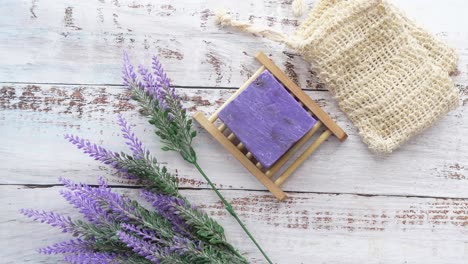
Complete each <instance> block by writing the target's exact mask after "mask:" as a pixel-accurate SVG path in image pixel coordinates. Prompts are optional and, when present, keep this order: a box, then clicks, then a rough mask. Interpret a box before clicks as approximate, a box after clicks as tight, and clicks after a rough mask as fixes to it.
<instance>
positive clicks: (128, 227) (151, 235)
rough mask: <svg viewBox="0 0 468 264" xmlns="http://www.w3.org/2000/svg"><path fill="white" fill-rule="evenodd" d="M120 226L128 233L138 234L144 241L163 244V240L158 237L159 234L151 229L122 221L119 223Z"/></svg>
mask: <svg viewBox="0 0 468 264" xmlns="http://www.w3.org/2000/svg"><path fill="white" fill-rule="evenodd" d="M120 226H121V227H122V228H123V229H124V230H125V231H128V232H130V233H134V234H136V235H138V236H140V237H141V238H142V239H143V240H145V241H148V242H154V243H159V244H164V243H165V241H164V240H162V239H160V238H159V236H158V235H157V234H156V232H155V231H153V230H148V229H145V228H140V227H137V226H136V225H132V224H127V223H122V224H120Z"/></svg>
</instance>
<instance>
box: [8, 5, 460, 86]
mask: <svg viewBox="0 0 468 264" xmlns="http://www.w3.org/2000/svg"><path fill="white" fill-rule="evenodd" d="M306 2H307V3H308V5H309V6H312V5H313V1H312V0H309V1H306ZM391 2H393V3H395V4H396V5H398V6H399V7H400V8H401V9H402V10H403V11H407V13H408V15H409V16H410V17H411V18H415V19H416V20H417V22H418V24H420V25H422V26H424V27H425V28H427V29H428V30H429V31H431V32H432V33H434V34H436V35H437V36H438V37H439V38H440V39H442V40H444V41H446V42H447V43H449V44H450V45H451V46H453V47H455V48H457V49H458V50H459V51H460V68H459V71H460V75H462V78H463V79H464V80H465V81H467V79H468V77H467V76H468V68H467V64H468V53H467V52H466V47H467V46H468V37H467V35H468V32H467V29H466V27H465V25H468V17H467V16H466V15H465V13H466V12H465V11H466V9H467V7H466V3H465V1H464V0H450V1H448V2H447V1H433V2H431V4H427V1H426V0H413V1H405V0H391ZM291 3H292V1H291V0H258V1H219V0H200V1H193V0H179V1H171V0H160V1H157V2H154V1H149V0H118V1H114V0H112V1H111V0H103V1H97V0H83V1H72V0H65V1H55V0H41V1H29V0H28V1H26V0H23V1H18V0H4V1H2V7H1V8H0V27H1V28H2V30H1V31H0V58H2V63H1V64H0V81H8V82H28V83H31V82H38V83H79V84H90V83H91V84H120V83H121V79H120V77H119V73H120V65H121V61H122V52H123V50H128V51H129V53H130V55H131V57H133V58H134V60H135V61H137V62H143V61H147V62H149V58H150V56H151V55H152V54H157V55H159V56H160V58H161V60H162V63H163V65H165V68H166V69H167V71H168V73H169V76H170V77H171V78H172V79H173V80H174V83H175V84H176V85H186V86H187V85H188V86H210V87H212V86H221V87H225V86H229V87H239V86H240V85H241V84H242V83H244V82H245V80H246V79H247V76H249V75H251V74H252V73H253V72H254V71H255V70H256V69H257V68H258V66H259V65H258V64H256V63H253V61H254V60H253V57H254V56H255V54H256V53H257V52H258V51H265V52H266V53H267V55H271V57H272V58H273V60H274V61H275V63H277V64H278V65H280V66H281V67H282V69H284V70H285V72H286V73H287V74H288V76H289V77H290V78H291V79H292V80H293V81H295V82H296V83H299V84H300V86H301V87H303V88H312V89H317V88H318V89H323V87H322V86H321V85H319V86H317V85H318V84H317V82H316V78H314V77H311V74H310V72H309V68H308V65H307V63H306V62H305V61H303V60H302V59H301V58H300V57H299V56H297V55H295V54H294V53H292V52H291V51H289V50H287V49H284V46H283V45H281V44H278V43H273V42H271V41H268V40H265V39H261V38H255V37H252V36H251V35H249V34H241V33H238V32H236V33H235V34H232V32H231V31H230V30H228V29H226V30H222V29H219V28H218V27H217V26H216V25H215V24H214V12H215V10H217V9H220V8H226V9H228V10H231V12H232V13H233V16H234V17H236V18H238V19H241V20H245V21H249V22H252V23H256V24H258V25H266V26H271V27H273V28H275V29H277V30H281V31H283V32H286V33H292V32H294V30H295V28H296V27H297V26H298V25H299V23H300V21H301V20H300V19H299V20H298V19H296V18H294V16H293V14H292V8H291Z"/></svg>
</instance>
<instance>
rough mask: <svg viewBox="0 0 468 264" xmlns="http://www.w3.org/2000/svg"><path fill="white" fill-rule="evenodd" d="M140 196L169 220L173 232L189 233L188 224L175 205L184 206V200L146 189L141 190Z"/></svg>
mask: <svg viewBox="0 0 468 264" xmlns="http://www.w3.org/2000/svg"><path fill="white" fill-rule="evenodd" d="M140 196H141V197H142V198H144V199H145V200H146V201H148V202H149V203H151V205H152V206H153V208H154V209H156V211H157V212H158V213H159V214H161V215H162V216H163V217H164V218H166V219H168V220H169V221H170V222H171V225H172V227H173V229H174V231H175V232H177V233H179V234H184V235H189V234H190V232H189V226H188V225H187V224H186V223H185V221H184V219H182V218H181V217H180V215H179V212H178V209H177V206H186V204H185V201H184V200H182V199H180V198H177V197H173V196H168V195H164V194H157V193H154V192H150V191H148V190H141V191H140Z"/></svg>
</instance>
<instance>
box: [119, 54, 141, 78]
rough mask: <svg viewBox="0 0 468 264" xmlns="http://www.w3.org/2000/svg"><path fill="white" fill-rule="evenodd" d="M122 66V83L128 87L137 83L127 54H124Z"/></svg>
mask: <svg viewBox="0 0 468 264" xmlns="http://www.w3.org/2000/svg"><path fill="white" fill-rule="evenodd" d="M123 58H124V65H123V70H122V76H123V81H124V84H125V85H130V84H132V83H136V82H137V75H136V73H135V71H134V70H133V66H132V64H131V62H130V59H129V58H128V54H127V52H124V56H123Z"/></svg>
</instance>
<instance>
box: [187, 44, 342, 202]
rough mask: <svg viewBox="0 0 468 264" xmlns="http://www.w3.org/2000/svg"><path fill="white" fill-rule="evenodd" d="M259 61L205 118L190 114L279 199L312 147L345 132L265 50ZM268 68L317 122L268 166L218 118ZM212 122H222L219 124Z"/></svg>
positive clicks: (197, 113)
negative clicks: (247, 76)
mask: <svg viewBox="0 0 468 264" xmlns="http://www.w3.org/2000/svg"><path fill="white" fill-rule="evenodd" d="M255 57H256V58H257V60H258V61H259V62H260V63H261V64H262V66H261V67H260V69H258V70H257V71H256V72H255V74H254V75H253V76H252V77H250V79H249V80H247V82H246V83H244V84H243V85H242V86H241V87H240V88H239V89H238V90H237V91H236V92H235V93H234V94H233V95H232V96H231V97H230V98H229V99H228V100H227V101H226V102H225V103H224V104H223V105H222V106H221V107H220V108H219V109H218V110H216V112H215V113H214V114H213V115H212V116H211V117H210V118H206V117H205V116H204V115H203V114H202V113H200V112H196V113H195V114H194V116H193V118H194V119H195V120H197V122H198V123H200V125H201V126H202V127H203V128H205V129H206V131H208V133H210V134H211V136H213V137H214V138H215V139H216V140H217V141H218V142H219V143H221V145H223V146H224V148H226V149H227V150H228V151H229V152H230V153H231V154H232V155H233V156H234V157H235V158H236V159H237V160H239V162H240V163H241V164H242V165H244V167H245V168H246V169H247V170H248V171H249V172H250V173H252V175H254V176H255V177H256V178H257V180H258V181H260V182H261V183H262V184H263V185H265V187H266V188H267V189H268V190H269V191H270V192H271V193H273V195H274V196H275V197H276V198H277V199H278V200H280V201H282V200H284V199H285V198H286V193H284V192H283V190H281V188H280V186H281V184H283V183H284V181H285V180H286V179H287V178H288V177H289V176H290V175H291V174H292V173H293V172H294V171H295V170H296V169H297V168H298V167H299V166H300V165H301V164H302V163H303V162H304V161H305V160H306V159H307V157H309V156H310V155H311V154H312V153H314V151H315V150H316V149H317V148H318V147H319V146H320V145H321V144H322V143H323V142H324V141H325V140H326V139H327V138H328V137H330V135H332V134H333V135H335V136H336V137H337V138H338V139H339V140H340V141H344V140H345V139H346V138H347V137H348V135H346V133H345V132H344V131H343V130H342V129H341V128H340V127H339V126H338V125H337V124H336V123H335V122H334V121H333V120H332V119H331V118H330V116H329V115H328V114H327V113H325V112H324V111H323V110H322V109H321V108H320V106H318V105H317V104H316V103H315V102H314V100H312V99H311V98H310V97H309V96H308V95H306V94H305V93H304V91H302V90H301V88H299V87H298V86H297V85H296V84H295V83H294V82H293V81H291V80H290V79H289V78H288V77H287V76H286V74H285V73H284V72H282V71H281V70H280V69H279V68H278V66H276V65H275V64H274V63H273V62H272V61H271V60H270V59H269V58H268V57H267V56H266V55H265V54H263V53H262V52H259V53H258V54H257V55H256V56H255ZM265 69H266V70H268V71H269V72H270V73H271V74H273V76H275V78H276V79H277V80H278V81H279V82H281V84H283V86H284V87H285V88H286V89H287V90H288V92H289V93H290V94H291V95H292V96H293V97H294V98H295V99H296V100H297V101H298V103H299V104H300V105H301V106H302V107H304V109H305V110H307V112H308V113H309V114H311V115H312V116H313V117H314V118H315V119H316V120H317V123H316V124H315V125H314V126H313V127H312V128H311V129H310V130H309V131H308V132H307V133H306V134H305V135H304V136H303V137H302V138H301V139H300V140H299V141H298V142H296V143H295V144H294V145H293V146H292V147H291V148H290V149H289V150H288V151H287V152H286V153H285V154H284V155H283V156H282V157H281V158H280V159H279V160H278V161H276V163H274V164H273V166H272V167H270V168H269V169H262V165H261V164H260V163H259V162H257V161H256V160H255V158H254V157H253V156H252V153H250V152H249V151H248V150H247V149H246V148H245V147H244V145H243V144H242V142H240V141H239V140H238V139H237V138H236V136H235V135H234V134H233V133H232V132H228V133H226V130H227V129H228V128H227V127H226V125H225V124H223V123H222V122H221V120H219V119H218V114H219V112H220V111H221V110H222V109H223V108H224V107H225V106H226V105H228V104H229V103H230V102H232V100H234V98H236V97H237V95H239V94H240V93H241V92H242V91H243V90H244V89H245V88H247V87H248V86H249V85H250V83H252V82H253V81H254V80H255V79H256V78H257V77H258V76H259V75H260V74H261V73H262V72H263V71H265ZM215 122H221V124H220V125H219V126H216V125H215ZM321 127H324V130H323V132H322V134H321V135H320V136H319V137H318V138H317V139H316V140H315V141H314V142H313V143H312V144H311V145H310V146H309V147H308V148H306V149H305V151H304V152H303V153H302V154H301V155H300V156H299V157H298V158H297V159H296V160H294V161H293V162H292V163H291V165H289V167H287V168H286V169H285V170H284V171H283V173H282V174H281V175H279V176H278V177H277V178H276V180H273V178H274V177H273V176H274V175H275V174H276V173H277V172H278V171H279V170H280V169H281V168H282V167H283V166H284V165H285V164H286V162H287V161H288V160H289V159H290V158H291V157H292V156H293V155H294V153H296V152H297V151H298V150H299V149H300V148H301V147H302V146H304V144H305V143H306V142H307V141H308V140H309V139H310V138H311V137H312V136H313V135H314V134H315V133H316V132H317V131H318V130H319V129H320V128H321Z"/></svg>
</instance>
